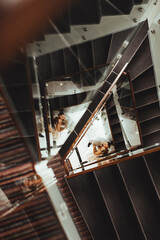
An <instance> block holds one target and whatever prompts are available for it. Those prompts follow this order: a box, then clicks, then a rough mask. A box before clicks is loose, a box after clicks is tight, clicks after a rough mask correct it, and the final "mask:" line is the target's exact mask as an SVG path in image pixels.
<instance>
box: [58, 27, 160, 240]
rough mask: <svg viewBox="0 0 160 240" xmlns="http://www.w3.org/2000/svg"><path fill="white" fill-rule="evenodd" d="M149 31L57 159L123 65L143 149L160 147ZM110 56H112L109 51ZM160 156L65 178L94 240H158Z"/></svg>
mask: <svg viewBox="0 0 160 240" xmlns="http://www.w3.org/2000/svg"><path fill="white" fill-rule="evenodd" d="M147 31H148V28H147V23H146V22H144V23H143V24H142V25H141V26H140V28H139V30H138V31H137V33H136V35H135V36H134V38H133V39H132V41H131V43H130V45H129V46H128V48H127V49H126V51H125V52H124V54H123V56H122V58H121V59H120V61H119V63H118V65H116V66H115V68H114V72H112V73H111V74H110V75H109V76H108V78H107V79H106V80H105V82H104V84H103V85H102V87H101V88H100V91H98V92H97V94H96V96H95V97H94V98H93V100H92V102H91V104H90V105H89V107H88V109H87V110H86V112H85V113H84V115H83V116H82V118H81V120H80V121H79V123H78V124H77V125H76V127H75V129H74V132H72V133H71V135H70V136H69V138H68V139H67V140H66V142H65V144H64V145H63V147H62V148H61V149H60V151H59V154H60V156H61V157H60V158H59V159H61V160H62V159H65V157H66V156H67V154H68V152H69V151H70V149H71V146H73V145H74V144H75V142H76V141H77V139H78V135H80V134H81V133H82V132H83V130H84V126H86V125H87V124H88V123H89V121H90V120H91V118H92V115H94V111H95V109H96V108H97V106H98V105H99V104H100V102H101V100H102V99H103V97H104V95H103V93H104V94H105V93H106V92H107V90H108V89H109V87H110V86H111V84H112V83H113V81H114V79H115V78H116V76H117V74H118V73H119V72H120V70H121V69H122V68H123V66H124V65H125V63H126V62H128V66H127V67H126V69H125V71H130V76H131V81H132V85H133V90H134V97H135V102H136V108H137V113H138V120H139V124H140V131H141V137H142V141H143V146H144V147H148V146H150V145H153V144H156V143H157V142H159V141H160V132H159V126H160V125H159V116H160V109H159V100H158V96H157V88H156V83H155V77H154V71H153V63H152V59H151V53H150V47H149V41H148V35H147ZM109 52H110V54H111V52H112V49H110V51H109ZM112 100H113V96H112V95H111V96H110V97H109V98H107V99H106V108H107V111H108V115H109V118H110V120H111V121H115V123H116V121H117V113H116V108H115V106H114V103H113V101H112ZM113 117H114V118H113ZM118 124H119V123H117V126H116V124H111V129H112V131H113V133H114V140H115V142H116V148H117V150H119V149H121V148H123V147H124V140H123V138H122V131H121V128H120V126H119V125H118ZM113 125H115V130H114V128H113ZM116 127H117V128H116ZM116 134H117V135H116ZM159 156H160V152H159V151H158V152H153V153H150V154H148V155H145V156H141V157H137V158H133V159H132V160H128V161H125V162H122V163H119V164H117V165H113V166H108V167H103V168H99V169H97V170H95V171H91V172H85V171H84V172H82V173H81V174H80V175H78V174H77V175H76V176H68V177H66V182H67V184H68V187H69V188H70V191H71V193H72V194H73V196H74V198H75V200H76V202H77V204H78V207H79V209H80V211H81V213H82V216H83V218H84V220H85V222H86V223H87V226H88V228H89V231H90V232H91V235H92V237H93V239H96V240H98V239H100V240H102V239H104V240H105V239H106V237H107V239H123V240H125V239H126V240H127V239H147V240H148V239H152V240H158V239H159V238H160V230H159V222H160V205H159V193H160V177H159V176H160V175H159V172H160V165H159ZM53 169H54V168H53Z"/></svg>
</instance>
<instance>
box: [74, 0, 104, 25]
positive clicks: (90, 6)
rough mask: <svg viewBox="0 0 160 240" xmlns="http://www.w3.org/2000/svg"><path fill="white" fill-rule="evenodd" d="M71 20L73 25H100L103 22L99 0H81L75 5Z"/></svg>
mask: <svg viewBox="0 0 160 240" xmlns="http://www.w3.org/2000/svg"><path fill="white" fill-rule="evenodd" d="M88 10H89V11H88ZM70 18H71V24H72V25H82V24H96V23H99V22H100V20H101V11H100V3H99V0H79V1H78V2H75V3H73V4H72V6H71V8H70Z"/></svg>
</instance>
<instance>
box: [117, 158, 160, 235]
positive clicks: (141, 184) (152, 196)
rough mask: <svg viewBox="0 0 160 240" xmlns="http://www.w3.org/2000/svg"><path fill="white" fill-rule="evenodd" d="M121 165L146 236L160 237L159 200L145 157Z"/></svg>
mask: <svg viewBox="0 0 160 240" xmlns="http://www.w3.org/2000/svg"><path fill="white" fill-rule="evenodd" d="M119 167H120V169H121V172H122V175H123V178H124V180H125V183H126V186H127V188H128V191H129V194H130V196H131V199H132V201H133V204H134V207H135V209H136V212H137V215H138V217H139V219H140V222H141V225H142V227H143V229H144V232H145V235H146V238H147V239H159V237H160V231H159V221H160V206H159V200H158V197H157V194H156V191H155V189H154V186H153V183H152V181H151V178H150V176H149V173H148V170H147V168H146V165H145V163H144V160H143V158H142V157H140V158H136V159H132V160H129V161H125V162H123V163H120V164H119ZM142 206H143V207H142ZM146 216H149V217H146ZM151 226H152V227H151Z"/></svg>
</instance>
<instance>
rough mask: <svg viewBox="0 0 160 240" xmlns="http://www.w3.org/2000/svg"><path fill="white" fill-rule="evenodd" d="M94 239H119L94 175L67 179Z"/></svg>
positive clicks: (88, 174) (89, 174)
mask: <svg viewBox="0 0 160 240" xmlns="http://www.w3.org/2000/svg"><path fill="white" fill-rule="evenodd" d="M67 183H68V185H69V187H70V188H71V191H72V193H73V195H74V197H75V199H76V201H77V204H78V206H79V208H80V210H81V212H82V214H83V217H84V219H85V221H86V223H87V225H88V227H89V229H90V231H91V234H92V236H93V239H96V240H105V239H106V236H107V237H108V238H109V239H113V240H114V239H117V236H116V234H115V230H114V227H113V225H112V222H111V219H110V217H109V214H108V212H107V209H106V206H105V204H104V201H103V198H102V196H101V192H100V190H99V188H98V185H97V182H96V180H95V177H94V174H93V173H87V174H83V175H80V176H76V177H74V178H69V179H67Z"/></svg>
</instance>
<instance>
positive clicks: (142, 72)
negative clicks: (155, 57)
mask: <svg viewBox="0 0 160 240" xmlns="http://www.w3.org/2000/svg"><path fill="white" fill-rule="evenodd" d="M151 67H153V63H152V64H151V65H149V66H148V67H147V68H145V69H144V70H143V71H142V72H140V73H139V74H138V75H136V76H135V77H134V78H133V79H131V81H134V80H135V79H136V78H138V77H139V76H141V75H142V74H143V73H145V72H146V71H147V70H148V69H150V68H151Z"/></svg>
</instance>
